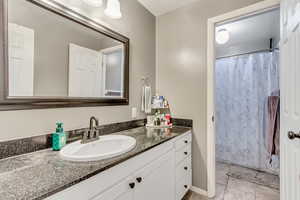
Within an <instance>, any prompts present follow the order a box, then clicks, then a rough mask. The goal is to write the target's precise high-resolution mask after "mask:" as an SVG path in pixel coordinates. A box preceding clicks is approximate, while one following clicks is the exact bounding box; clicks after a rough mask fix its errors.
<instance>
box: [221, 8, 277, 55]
mask: <svg viewBox="0 0 300 200" xmlns="http://www.w3.org/2000/svg"><path fill="white" fill-rule="evenodd" d="M279 22H280V11H279V9H275V10H272V11H268V12H265V13H262V14H259V15H255V16H251V17H247V18H244V19H240V20H238V21H233V22H229V23H225V24H222V25H219V26H217V27H216V31H218V30H219V29H224V28H225V29H227V30H228V31H229V32H230V39H229V41H228V42H227V43H226V44H223V45H220V44H216V48H217V55H218V53H219V54H226V53H245V52H250V51H255V50H261V49H267V48H269V44H270V43H269V40H270V38H273V39H274V41H275V44H277V43H278V42H279V40H280V23H279ZM234 51H240V52H234Z"/></svg>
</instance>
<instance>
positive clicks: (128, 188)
mask: <svg viewBox="0 0 300 200" xmlns="http://www.w3.org/2000/svg"><path fill="white" fill-rule="evenodd" d="M191 140H192V137H191V132H190V131H188V132H186V133H184V134H182V135H181V136H178V137H175V138H174V139H171V140H170V141H167V142H165V143H163V144H160V145H158V146H156V147H154V148H153V149H151V150H149V151H147V152H144V153H142V154H140V155H138V156H136V157H133V158H131V159H129V160H126V161H124V162H122V163H120V164H118V165H116V166H114V167H112V168H110V169H108V170H105V171H103V172H102V173H100V174H98V175H95V176H94V177H91V178H89V179H87V180H85V181H83V182H80V183H79V184H77V185H74V186H72V187H70V188H68V189H66V190H64V191H62V192H59V193H57V194H55V195H53V196H51V197H49V198H47V200H57V199H72V200H83V199H89V200H141V199H143V200H148V199H149V200H153V199H156V200H159V199H161V200H173V199H178V200H180V199H182V197H183V196H184V194H185V193H186V192H187V191H188V190H189V188H190V187H191V173H192V171H191Z"/></svg>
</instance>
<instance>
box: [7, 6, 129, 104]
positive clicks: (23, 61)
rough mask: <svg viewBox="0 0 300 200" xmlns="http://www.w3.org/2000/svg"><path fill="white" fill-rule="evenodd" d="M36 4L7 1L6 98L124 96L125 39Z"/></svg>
mask: <svg viewBox="0 0 300 200" xmlns="http://www.w3.org/2000/svg"><path fill="white" fill-rule="evenodd" d="M35 3H36V2H35ZM35 3H33V2H31V1H28V0H8V1H7V11H8V12H7V13H8V14H7V20H8V26H7V27H8V28H7V29H8V35H7V37H8V96H9V98H16V99H18V98H27V99H30V98H41V99H45V98H50V99H51V98H70V99H72V98H123V97H124V84H125V82H124V65H125V61H124V59H125V46H124V42H121V41H119V40H117V39H113V38H112V37H110V36H108V34H103V33H100V32H99V31H97V30H95V29H92V28H90V27H88V26H84V25H83V24H80V23H78V22H76V20H71V19H68V18H66V17H64V16H62V15H59V14H57V13H55V12H52V11H50V10H48V9H45V8H43V7H41V6H38V5H37V4H35Z"/></svg>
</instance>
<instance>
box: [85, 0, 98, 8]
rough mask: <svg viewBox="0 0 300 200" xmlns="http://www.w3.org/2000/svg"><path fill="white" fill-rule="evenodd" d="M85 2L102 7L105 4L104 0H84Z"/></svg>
mask: <svg viewBox="0 0 300 200" xmlns="http://www.w3.org/2000/svg"><path fill="white" fill-rule="evenodd" d="M83 2H84V3H86V4H87V5H90V6H93V7H101V6H102V5H103V0H83Z"/></svg>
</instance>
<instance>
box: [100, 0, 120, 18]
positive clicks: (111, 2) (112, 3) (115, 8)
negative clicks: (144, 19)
mask: <svg viewBox="0 0 300 200" xmlns="http://www.w3.org/2000/svg"><path fill="white" fill-rule="evenodd" d="M104 14H105V15H106V16H108V17H111V18H113V19H120V18H121V17H122V13H121V6H120V1H119V0H108V1H107V6H106V9H105V10H104Z"/></svg>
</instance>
